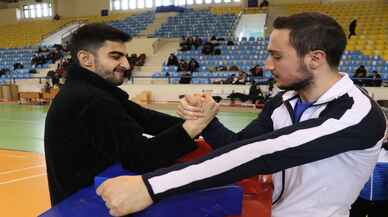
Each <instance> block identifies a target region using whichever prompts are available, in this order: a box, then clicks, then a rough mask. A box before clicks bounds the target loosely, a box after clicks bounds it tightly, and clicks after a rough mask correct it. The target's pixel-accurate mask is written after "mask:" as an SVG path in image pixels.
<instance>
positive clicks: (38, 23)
mask: <svg viewBox="0 0 388 217" xmlns="http://www.w3.org/2000/svg"><path fill="white" fill-rule="evenodd" d="M129 15H130V14H128V13H126V14H113V15H111V16H105V17H101V16H85V17H69V18H61V19H60V20H34V21H26V22H20V23H18V24H13V25H4V26H2V27H1V28H0V38H1V41H0V48H16V47H30V46H37V44H38V43H39V42H40V41H41V40H42V39H43V37H44V36H45V35H48V34H50V33H53V32H55V31H58V30H59V29H60V28H61V27H63V26H65V25H67V24H69V23H72V22H75V21H81V22H87V23H90V22H108V21H112V20H119V19H124V18H126V17H128V16H129Z"/></svg>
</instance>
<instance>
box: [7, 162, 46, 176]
mask: <svg viewBox="0 0 388 217" xmlns="http://www.w3.org/2000/svg"><path fill="white" fill-rule="evenodd" d="M39 167H44V164H39V165H35V166H30V167H24V168H20V169H14V170H8V171H4V172H0V175H5V174H10V173H16V172H19V171H23V170H28V169H32V168H39Z"/></svg>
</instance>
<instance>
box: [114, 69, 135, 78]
mask: <svg viewBox="0 0 388 217" xmlns="http://www.w3.org/2000/svg"><path fill="white" fill-rule="evenodd" d="M113 70H114V71H121V72H124V77H127V78H130V77H131V76H132V70H131V68H125V67H122V66H117V67H115V68H114V69H113Z"/></svg>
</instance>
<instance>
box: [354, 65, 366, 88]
mask: <svg viewBox="0 0 388 217" xmlns="http://www.w3.org/2000/svg"><path fill="white" fill-rule="evenodd" d="M367 75H368V72H367V71H366V68H365V66H364V65H360V66H359V67H358V68H357V69H356V71H355V72H354V74H353V81H354V83H355V84H357V85H359V86H363V85H364V84H365V79H366V78H367Z"/></svg>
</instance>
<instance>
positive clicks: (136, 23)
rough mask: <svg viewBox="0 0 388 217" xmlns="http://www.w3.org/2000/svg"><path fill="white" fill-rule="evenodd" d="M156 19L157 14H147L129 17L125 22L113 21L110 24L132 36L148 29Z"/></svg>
mask: <svg viewBox="0 0 388 217" xmlns="http://www.w3.org/2000/svg"><path fill="white" fill-rule="evenodd" d="M154 19H155V13H153V12H145V13H142V14H139V15H136V16H130V17H127V18H126V19H124V20H118V21H112V22H109V23H108V24H109V25H111V26H113V27H115V28H117V29H120V30H122V31H124V32H126V33H128V34H129V35H131V36H135V35H138V34H139V33H140V32H142V31H143V30H144V29H146V28H147V26H148V25H149V24H151V23H152V22H153V21H154Z"/></svg>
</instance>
